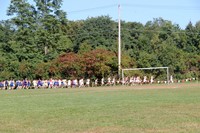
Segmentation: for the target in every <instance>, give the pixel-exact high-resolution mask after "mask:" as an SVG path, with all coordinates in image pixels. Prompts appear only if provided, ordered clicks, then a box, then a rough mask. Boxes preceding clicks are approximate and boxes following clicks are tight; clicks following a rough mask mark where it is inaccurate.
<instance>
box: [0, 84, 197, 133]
mask: <svg viewBox="0 0 200 133" xmlns="http://www.w3.org/2000/svg"><path fill="white" fill-rule="evenodd" d="M0 108H1V109H0V133H74V132H75V133H122V132H123V133H134V132H136V133H138V132H143V133H146V132H147V133H156V132H159V133H165V132H166V133H172V132H173V133H179V132H183V133H196V132H200V84H198V83H193V84H174V85H143V86H132V87H125V86H118V87H96V88H73V89H46V90H44V89H43V90H42V89H41V90H7V91H5V90H1V91H0Z"/></svg>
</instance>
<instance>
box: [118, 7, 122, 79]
mask: <svg viewBox="0 0 200 133" xmlns="http://www.w3.org/2000/svg"><path fill="white" fill-rule="evenodd" d="M118 76H119V78H120V77H121V19H120V5H118Z"/></svg>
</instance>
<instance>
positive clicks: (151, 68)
mask: <svg viewBox="0 0 200 133" xmlns="http://www.w3.org/2000/svg"><path fill="white" fill-rule="evenodd" d="M154 69H166V74H167V77H166V80H167V83H169V67H147V68H125V69H122V79H124V71H132V70H154Z"/></svg>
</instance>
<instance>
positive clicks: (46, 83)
mask: <svg viewBox="0 0 200 133" xmlns="http://www.w3.org/2000/svg"><path fill="white" fill-rule="evenodd" d="M191 80H195V78H188V79H185V80H184V81H185V82H187V81H191ZM174 82H183V81H180V80H175V81H174V80H173V77H172V76H170V78H169V81H160V80H154V77H153V76H151V77H150V78H149V79H148V78H147V76H144V77H143V78H141V77H140V76H136V77H134V76H132V77H124V78H122V79H117V78H115V77H108V78H106V79H105V78H101V79H94V80H91V79H89V78H87V79H84V78H80V79H76V78H75V79H73V80H71V79H68V80H67V79H52V78H51V79H49V80H40V79H39V80H32V81H31V80H28V79H24V80H16V81H14V80H5V81H2V82H0V89H2V90H7V89H10V90H14V89H39V88H75V87H95V86H114V85H129V86H132V85H137V84H140V85H141V84H153V83H158V84H160V83H174Z"/></svg>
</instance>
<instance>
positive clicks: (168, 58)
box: [0, 0, 200, 80]
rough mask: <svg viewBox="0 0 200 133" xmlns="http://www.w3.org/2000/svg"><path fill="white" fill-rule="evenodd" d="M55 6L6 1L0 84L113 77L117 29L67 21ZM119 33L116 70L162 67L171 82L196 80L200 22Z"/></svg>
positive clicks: (154, 23)
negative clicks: (119, 50) (17, 80)
mask: <svg viewBox="0 0 200 133" xmlns="http://www.w3.org/2000/svg"><path fill="white" fill-rule="evenodd" d="M61 6H62V0H34V3H32V4H31V3H29V2H28V1H27V0H11V2H10V5H9V7H8V10H7V15H9V16H11V18H10V19H8V20H4V21H3V20H2V21H0V80H5V79H11V78H13V79H20V78H29V79H39V78H50V77H53V78H67V77H68V78H73V77H78V76H79V77H90V78H92V77H98V78H100V77H106V76H115V75H117V72H118V66H117V52H118V51H117V49H118V46H117V45H118V42H117V40H118V23H117V22H115V21H113V20H112V18H111V17H109V16H99V17H91V18H87V19H86V20H79V21H70V20H68V19H67V13H66V12H64V11H62V10H61ZM121 28H122V29H121V35H122V37H121V39H122V68H135V67H139V68H143V67H158V66H167V67H169V68H170V74H172V75H174V76H175V78H186V77H199V76H200V21H199V22H196V24H192V23H191V22H188V25H187V26H186V27H185V29H181V28H180V27H179V25H178V24H173V23H172V22H171V21H169V20H164V19H163V18H155V19H153V20H151V21H148V22H146V24H141V23H139V22H125V21H122V22H121ZM142 73H143V72H135V73H134V74H137V75H141V74H142ZM147 73H151V74H152V73H153V74H154V75H155V76H157V77H159V76H160V73H162V70H159V71H151V72H149V71H147Z"/></svg>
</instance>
